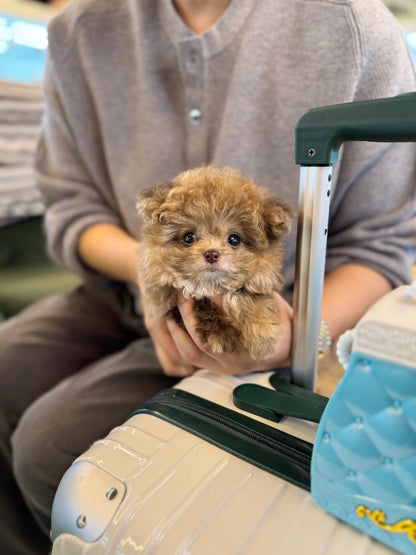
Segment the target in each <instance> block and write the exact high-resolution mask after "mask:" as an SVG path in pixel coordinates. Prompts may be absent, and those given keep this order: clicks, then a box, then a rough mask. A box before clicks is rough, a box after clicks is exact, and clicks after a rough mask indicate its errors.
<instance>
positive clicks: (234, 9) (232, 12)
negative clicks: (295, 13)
mask: <svg viewBox="0 0 416 555" xmlns="http://www.w3.org/2000/svg"><path fill="white" fill-rule="evenodd" d="M255 4H256V0H232V2H231V4H230V5H229V6H228V8H227V10H226V11H225V12H224V14H223V15H222V17H221V18H220V19H219V20H218V21H217V23H216V24H215V25H214V26H213V27H211V28H210V29H208V31H206V32H205V33H203V34H201V35H198V34H197V33H194V32H193V31H192V30H191V29H189V27H188V26H187V25H186V24H185V22H184V21H183V20H182V18H181V17H180V15H179V14H178V13H177V11H176V10H175V7H174V5H173V2H172V0H159V6H158V9H159V16H160V19H161V22H162V25H163V27H164V29H165V31H166V33H167V34H168V36H169V38H170V40H171V41H172V42H173V43H174V44H175V45H178V44H179V43H181V42H188V41H192V40H195V39H197V40H200V41H201V42H202V44H203V51H204V54H205V56H206V57H207V58H209V57H211V56H215V55H216V54H218V53H219V52H220V51H221V50H223V49H224V48H225V47H226V46H227V45H228V44H229V43H231V42H232V41H233V39H234V37H235V35H236V34H237V33H238V32H239V31H240V29H241V28H242V26H243V25H244V22H245V21H246V19H247V18H248V16H249V15H250V13H251V11H252V10H253V9H254V7H255Z"/></svg>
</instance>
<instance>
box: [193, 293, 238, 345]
mask: <svg viewBox="0 0 416 555" xmlns="http://www.w3.org/2000/svg"><path fill="white" fill-rule="evenodd" d="M194 312H195V315H196V317H197V320H198V325H197V328H196V331H197V333H198V335H199V337H200V338H201V341H203V342H204V343H206V344H207V345H208V346H209V348H210V349H211V351H212V352H213V353H216V354H219V353H231V352H232V351H235V350H236V349H238V348H240V347H241V340H240V332H239V331H238V330H237V329H236V328H235V327H234V326H233V321H232V319H231V318H229V317H227V316H225V315H224V314H223V313H222V312H221V311H220V310H219V309H218V308H217V307H216V306H215V304H214V303H213V302H211V301H210V300H209V299H202V300H200V301H196V302H195V306H194Z"/></svg>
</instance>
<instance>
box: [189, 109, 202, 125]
mask: <svg viewBox="0 0 416 555" xmlns="http://www.w3.org/2000/svg"><path fill="white" fill-rule="evenodd" d="M188 118H189V121H190V123H191V125H193V126H194V127H198V126H199V125H201V123H202V112H201V110H198V108H193V109H192V110H190V112H189V114H188Z"/></svg>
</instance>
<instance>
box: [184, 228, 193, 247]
mask: <svg viewBox="0 0 416 555" xmlns="http://www.w3.org/2000/svg"><path fill="white" fill-rule="evenodd" d="M182 240H183V242H184V243H185V245H192V244H193V243H195V241H196V235H195V233H194V232H193V231H187V232H186V233H185V235H184V236H183V237H182Z"/></svg>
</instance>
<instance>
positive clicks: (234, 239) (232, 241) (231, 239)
mask: <svg viewBox="0 0 416 555" xmlns="http://www.w3.org/2000/svg"><path fill="white" fill-rule="evenodd" d="M227 241H228V244H229V245H231V246H232V247H238V245H239V244H240V243H241V238H240V236H239V235H237V234H236V233H230V235H229V236H228V238H227Z"/></svg>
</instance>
